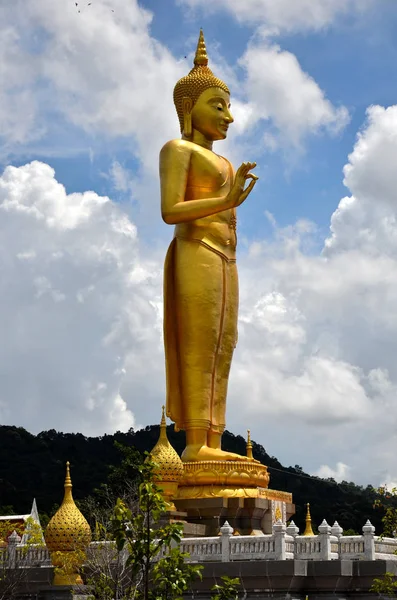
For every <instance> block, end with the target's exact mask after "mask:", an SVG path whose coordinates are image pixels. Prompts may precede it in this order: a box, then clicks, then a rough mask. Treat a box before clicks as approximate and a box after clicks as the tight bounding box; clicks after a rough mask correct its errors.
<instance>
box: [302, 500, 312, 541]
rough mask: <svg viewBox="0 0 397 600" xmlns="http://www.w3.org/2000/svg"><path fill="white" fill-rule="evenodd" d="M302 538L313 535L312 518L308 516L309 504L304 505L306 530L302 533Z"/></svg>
mask: <svg viewBox="0 0 397 600" xmlns="http://www.w3.org/2000/svg"><path fill="white" fill-rule="evenodd" d="M303 535H304V536H306V537H308V536H310V535H314V531H313V529H312V518H311V515H310V504H309V502H308V503H307V504H306V528H305V531H304V533H303Z"/></svg>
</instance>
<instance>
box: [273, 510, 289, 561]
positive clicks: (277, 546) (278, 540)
mask: <svg viewBox="0 0 397 600" xmlns="http://www.w3.org/2000/svg"><path fill="white" fill-rule="evenodd" d="M285 534H286V526H285V525H284V523H282V521H281V519H279V520H278V521H277V523H274V525H273V535H274V552H275V558H276V560H285V559H286V554H285V553H286V548H285Z"/></svg>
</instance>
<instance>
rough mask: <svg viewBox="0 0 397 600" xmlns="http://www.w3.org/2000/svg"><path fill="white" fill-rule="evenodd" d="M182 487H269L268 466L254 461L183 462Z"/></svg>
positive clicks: (180, 484)
mask: <svg viewBox="0 0 397 600" xmlns="http://www.w3.org/2000/svg"><path fill="white" fill-rule="evenodd" d="M183 471H184V473H183V478H182V480H181V481H180V483H179V486H180V487H191V486H203V485H206V486H207V485H212V486H215V487H219V488H226V489H231V488H258V487H261V488H267V486H268V485H269V473H268V471H267V467H266V466H265V465H262V464H261V463H258V462H254V461H252V462H251V461H248V460H247V461H237V460H236V461H231V460H224V461H215V460H214V461H197V462H185V463H184V464H183Z"/></svg>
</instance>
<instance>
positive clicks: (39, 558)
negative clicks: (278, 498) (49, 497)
mask: <svg viewBox="0 0 397 600" xmlns="http://www.w3.org/2000/svg"><path fill="white" fill-rule="evenodd" d="M318 529H319V534H318V535H313V536H303V535H299V529H298V528H297V527H296V525H295V524H294V523H293V522H291V523H290V524H289V526H288V527H286V526H285V524H283V523H282V522H281V521H278V522H277V523H275V524H274V525H273V533H272V534H267V535H258V536H250V535H233V533H234V532H233V529H232V527H230V525H229V523H228V522H226V523H225V524H224V525H223V526H222V527H221V530H220V535H219V536H216V537H200V538H183V539H182V540H181V543H180V549H181V551H182V552H184V553H187V554H189V559H188V560H189V561H190V562H211V561H217V562H231V561H233V562H234V561H241V560H293V559H300V560H316V561H321V560H336V559H339V560H394V561H397V554H396V553H397V538H387V537H381V536H375V528H374V527H373V525H372V524H371V523H370V522H369V521H367V523H366V524H365V525H364V527H363V535H349V536H344V535H342V533H343V530H342V528H341V527H339V525H338V523H336V522H335V523H334V525H333V526H332V527H330V526H329V525H328V524H327V522H326V521H323V522H322V523H321V525H320V526H319V528H318ZM163 555H164V553H163V552H161V553H160V554H159V555H158V557H157V559H158V558H161V557H162V556H163ZM127 558H128V550H127V549H124V550H123V552H122V553H121V554H119V553H118V552H117V549H116V546H115V543H114V542H107V541H106V542H92V543H91V544H90V546H89V547H88V549H87V559H88V561H89V562H92V561H95V560H96V561H98V563H100V562H101V561H103V560H106V562H113V561H116V560H118V561H120V560H121V561H122V562H124V561H125V560H126V559H127ZM0 563H2V564H3V565H4V564H8V565H9V566H10V567H15V566H16V565H18V566H23V567H38V566H43V567H44V566H48V565H50V564H51V560H50V554H49V552H48V550H47V548H46V547H45V546H39V545H37V546H36V545H34V546H26V545H23V544H21V543H20V538H19V536H18V535H17V534H15V535H14V533H13V534H12V535H11V536H10V537H9V540H8V545H7V547H5V548H0Z"/></svg>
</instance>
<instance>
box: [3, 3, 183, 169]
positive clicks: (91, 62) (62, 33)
mask: <svg viewBox="0 0 397 600" xmlns="http://www.w3.org/2000/svg"><path fill="white" fill-rule="evenodd" d="M0 15H1V16H2V20H3V23H8V24H9V25H8V28H5V29H3V32H2V36H1V38H0V54H1V53H2V54H3V58H4V60H3V62H4V64H6V65H7V67H6V71H5V72H3V73H2V77H3V79H4V81H3V83H4V86H3V89H2V92H1V93H2V94H3V95H5V97H6V98H7V102H5V103H2V111H4V113H5V114H7V115H8V117H7V118H8V119H14V121H15V123H18V124H19V126H18V129H17V131H16V132H15V134H14V137H16V140H15V141H25V142H26V141H28V140H29V136H30V135H31V134H32V129H34V127H37V123H38V121H37V119H36V121H34V119H33V116H34V111H35V108H36V109H37V108H38V106H40V109H41V114H40V115H38V119H39V118H41V119H42V120H43V127H45V129H47V130H48V131H50V130H52V131H50V132H52V133H53V132H54V128H57V130H58V134H59V127H60V124H59V119H60V118H63V119H65V121H66V122H67V123H69V124H73V125H74V126H76V127H77V128H79V129H81V130H83V131H85V132H87V133H88V134H93V135H98V134H99V135H100V136H102V138H103V137H105V138H109V137H110V138H112V137H113V138H116V137H118V138H122V139H125V140H126V144H127V145H128V148H129V150H130V151H132V152H133V153H134V154H135V155H136V156H137V157H139V160H140V162H141V163H142V164H143V165H144V167H145V168H147V169H151V170H152V171H155V170H156V169H157V165H156V161H155V160H154V164H153V159H154V158H155V157H156V156H157V154H158V145H159V144H161V140H164V141H166V140H167V139H169V138H171V137H174V136H175V135H177V134H178V125H177V119H176V117H175V114H174V107H173V104H172V87H173V85H174V83H175V82H176V80H177V79H178V78H179V77H180V76H181V75H182V72H183V71H184V70H185V69H186V67H185V65H182V64H181V63H180V62H178V61H177V60H176V59H175V58H174V57H173V56H172V54H171V53H170V52H169V50H168V49H167V48H166V47H165V46H164V45H163V44H160V43H159V42H158V41H156V39H155V38H153V37H152V36H151V35H150V24H151V20H152V14H151V13H150V12H148V11H146V10H145V9H144V8H142V7H141V6H140V5H138V3H137V2H136V0H131V1H129V2H124V1H123V0H100V1H98V2H93V3H91V5H90V6H84V8H83V6H82V9H81V12H78V9H77V7H76V6H75V3H74V2H67V3H63V4H62V6H60V5H59V4H56V3H55V4H54V2H52V1H51V0H32V1H31V2H29V3H26V2H24V0H15V2H13V4H12V6H11V5H7V6H6V5H3V7H2V9H1V12H0ZM8 71H10V73H11V77H10V76H9V73H8ZM43 91H45V94H44V93H43ZM16 92H18V93H17V96H16V97H17V101H18V103H19V104H20V106H19V104H18V103H17V105H16V108H17V109H18V113H17V114H18V117H19V118H18V119H16V117H10V116H9V113H10V114H12V112H13V111H8V110H7V106H8V107H9V108H10V107H11V106H13V98H14V96H15V95H16ZM160 97H161V99H162V100H161V110H159V98H160ZM50 98H51V104H50V102H49V99H50ZM28 106H29V110H28V109H27V107H28ZM4 118H5V117H3V119H4ZM1 120H2V112H0V124H1V122H2V121H1ZM14 121H13V120H10V123H9V126H8V129H9V130H10V131H11V129H12V125H13V123H14ZM64 130H66V131H67V128H66V127H64ZM3 132H4V129H3V130H2V133H3ZM5 133H7V131H6V132H5ZM63 133H64V135H65V131H64V132H63ZM10 137H11V139H13V137H12V136H10Z"/></svg>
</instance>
